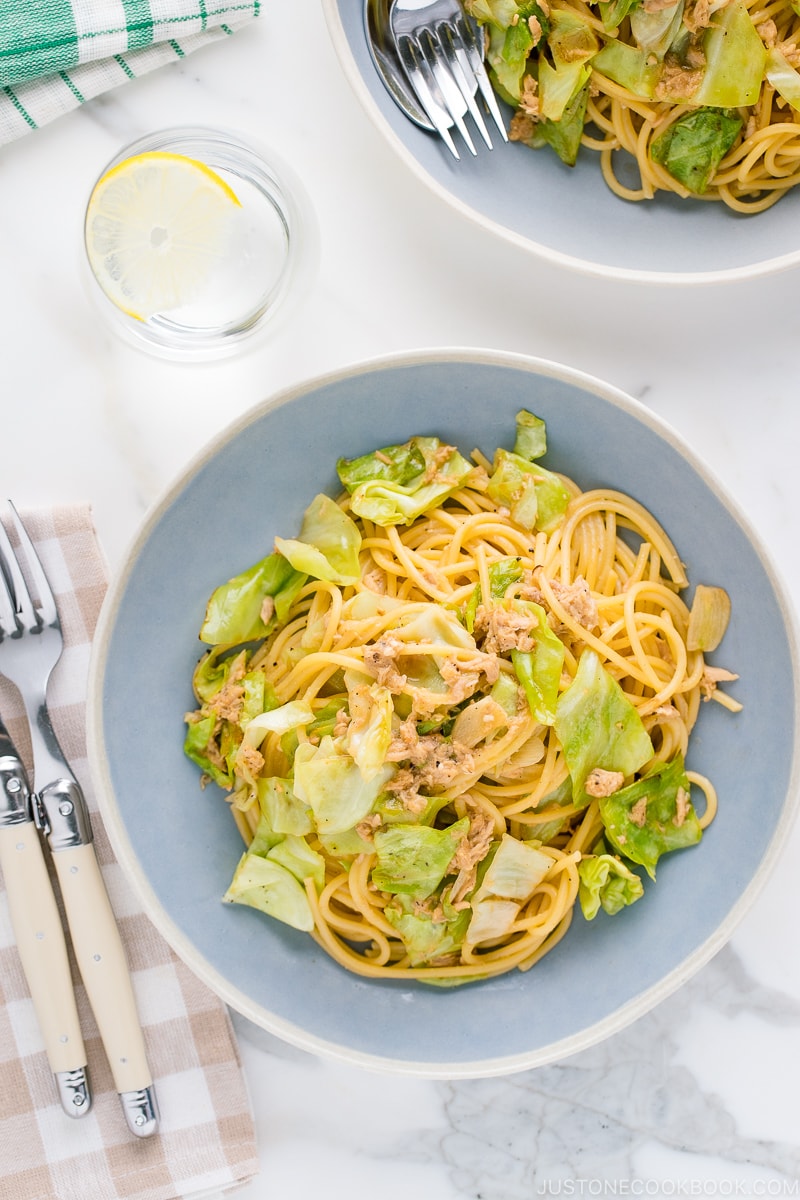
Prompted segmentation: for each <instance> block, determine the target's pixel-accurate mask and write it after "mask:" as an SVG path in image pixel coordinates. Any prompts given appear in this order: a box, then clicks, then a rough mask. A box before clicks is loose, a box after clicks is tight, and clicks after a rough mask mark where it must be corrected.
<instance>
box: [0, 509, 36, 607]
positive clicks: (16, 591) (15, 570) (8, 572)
mask: <svg viewBox="0 0 800 1200" xmlns="http://www.w3.org/2000/svg"><path fill="white" fill-rule="evenodd" d="M0 563H1V564H2V570H3V574H4V575H5V581H6V588H7V592H8V596H7V599H8V601H9V602H10V606H11V614H10V615H11V624H12V628H13V629H14V631H17V630H18V629H19V627H20V625H21V626H22V627H23V629H25V630H27V631H30V630H32V629H36V627H37V626H38V625H39V618H38V616H37V615H36V609H35V608H34V606H33V601H32V600H31V595H30V592H29V591H28V585H27V584H26V582H25V578H24V576H23V574H22V571H21V570H20V566H19V562H18V561H17V556H16V554H15V553H14V550H13V547H12V545H11V542H10V541H9V539H8V534H7V533H6V531H5V528H4V527H3V523H2V522H1V521H0Z"/></svg>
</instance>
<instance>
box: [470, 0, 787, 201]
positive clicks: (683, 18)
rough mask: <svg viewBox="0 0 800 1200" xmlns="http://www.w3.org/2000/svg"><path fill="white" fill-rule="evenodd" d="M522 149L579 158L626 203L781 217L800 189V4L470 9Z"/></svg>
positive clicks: (596, 2)
mask: <svg viewBox="0 0 800 1200" xmlns="http://www.w3.org/2000/svg"><path fill="white" fill-rule="evenodd" d="M465 8H466V9H467V11H468V12H470V13H472V14H473V15H474V16H475V17H476V18H477V19H478V21H479V22H480V23H481V24H482V25H483V26H484V28H485V33H486V39H487V60H488V63H489V66H490V70H491V75H492V81H493V84H494V86H495V88H496V90H497V91H498V92H499V94H500V95H501V96H502V97H503V98H504V99H505V100H506V101H507V102H508V103H509V104H511V105H512V107H513V108H514V110H515V113H514V117H513V119H512V123H511V130H510V136H511V139H512V140H517V141H522V142H524V143H526V144H528V145H530V146H531V147H533V148H537V147H540V146H543V145H545V144H546V143H549V144H550V145H551V146H552V147H553V149H555V151H556V153H558V154H559V156H560V157H561V158H562V159H563V160H564V161H565V162H567V163H569V164H570V165H572V164H574V162H575V161H576V158H577V155H578V151H579V147H581V146H582V147H584V148H585V149H586V150H591V151H596V152H597V153H598V154H599V156H600V165H601V170H602V174H603V178H604V180H605V182H606V183H607V184H608V186H609V187H610V188H611V190H612V191H613V192H615V193H616V194H617V195H618V196H620V197H622V198H623V199H626V200H650V199H652V198H653V197H654V196H655V195H656V193H658V192H659V191H661V192H671V193H673V194H675V195H678V196H681V197H683V198H686V197H689V196H694V197H697V198H701V199H704V200H718V201H722V202H723V203H724V204H725V205H727V206H728V207H729V208H731V209H733V210H735V211H737V212H741V213H755V212H760V211H763V210H764V209H766V208H769V207H770V206H771V205H773V204H774V203H775V202H776V201H777V200H779V199H780V198H781V196H783V195H785V193H786V192H787V191H788V190H789V189H791V188H793V187H794V186H795V185H796V184H797V183H798V182H799V181H800V115H798V113H799V112H800V71H799V70H798V68H800V15H799V14H800V7H798V5H797V3H796V2H795V0H590V2H586V0H518V2H517V0H465Z"/></svg>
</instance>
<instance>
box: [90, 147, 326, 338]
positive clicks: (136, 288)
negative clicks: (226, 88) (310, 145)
mask: <svg viewBox="0 0 800 1200" xmlns="http://www.w3.org/2000/svg"><path fill="white" fill-rule="evenodd" d="M302 225H303V220H302V209H301V205H300V204H299V202H298V197H297V193H296V184H295V185H294V190H292V188H290V186H289V185H288V184H287V182H286V180H285V178H281V176H280V174H279V172H278V171H277V170H276V169H275V168H273V167H272V166H271V165H270V163H268V162H267V161H266V160H265V158H264V157H263V156H262V155H261V154H260V153H258V152H257V151H256V150H255V149H253V148H252V147H251V146H250V145H248V144H247V143H246V142H245V141H244V140H242V139H241V138H240V137H239V136H238V135H236V134H233V133H229V132H227V131H222V130H212V129H205V128H191V127H187V128H176V129H165V130H161V131H159V132H157V133H153V134H149V135H148V136H146V137H143V138H140V139H139V140H138V141H136V142H134V143H133V144H132V145H129V146H126V147H125V148H124V149H123V150H121V151H120V152H119V153H118V154H117V155H116V156H115V157H114V158H113V159H112V160H111V162H109V163H108V164H107V165H106V167H105V168H104V169H103V171H102V172H101V175H100V177H99V178H98V181H97V183H96V184H95V186H94V188H93V190H92V194H91V197H90V199H89V203H88V205H87V210H86V218H85V226H84V244H85V249H86V257H87V261H88V264H89V268H90V272H91V275H92V278H93V285H92V290H93V293H94V298H95V300H96V301H97V303H98V304H99V306H100V308H101V310H102V311H103V312H104V313H105V314H106V315H107V316H108V317H109V318H110V319H111V321H112V322H113V323H114V324H115V326H116V328H117V329H118V331H119V332H121V333H123V334H124V335H125V336H126V337H127V338H128V340H131V341H133V342H134V343H137V344H138V345H139V346H141V347H142V348H144V349H149V350H152V351H155V352H157V353H158V352H160V353H162V354H164V355H166V356H170V357H177V358H180V357H189V358H201V357H208V356H215V355H222V354H228V353H231V352H233V351H234V350H236V349H237V348H238V347H239V346H240V345H241V343H242V342H243V340H244V339H246V338H251V337H252V336H253V335H255V334H257V333H258V332H260V331H261V330H263V328H264V327H265V326H266V324H267V323H268V322H269V321H270V320H271V319H272V317H273V316H274V314H275V313H276V312H277V310H278V309H279V307H280V306H281V304H282V303H283V301H284V300H285V299H286V296H287V293H288V291H289V288H290V286H291V283H292V280H293V277H294V274H295V267H296V264H297V259H298V252H299V250H300V242H301V241H302V238H303V228H302Z"/></svg>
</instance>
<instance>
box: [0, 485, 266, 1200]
mask: <svg viewBox="0 0 800 1200" xmlns="http://www.w3.org/2000/svg"><path fill="white" fill-rule="evenodd" d="M22 518H23V521H24V523H25V525H26V528H27V529H28V531H29V533H30V534H31V538H32V540H33V542H34V545H36V548H37V551H38V553H39V556H40V558H41V560H42V563H43V565H44V568H45V571H46V573H47V575H48V578H49V579H50V582H51V586H52V588H53V591H54V592H55V594H56V601H57V604H58V608H59V613H60V616H61V623H62V627H63V631H64V653H63V654H62V657H61V659H60V661H59V663H58V665H57V666H56V668H55V670H54V672H53V677H52V692H51V698H52V702H51V705H50V709H51V715H52V720H53V726H54V728H55V731H56V736H57V737H58V739H59V741H60V743H61V746H62V749H63V750H64V753H65V755H66V757H67V759H68V761H69V763H70V765H71V766H72V768H73V770H74V772H75V775H76V777H77V779H78V780H79V782H80V784H81V786H82V787H83V789H84V792H85V795H86V800H87V803H88V805H89V810H90V814H91V821H92V830H93V833H94V843H95V849H96V851H97V856H98V859H99V861H100V865H101V869H102V872H103V878H104V880H105V883H106V887H107V889H108V893H109V898H110V900H111V904H112V907H113V908H114V912H115V914H116V917H117V922H118V924H119V929H120V933H121V935H122V940H123V943H124V945H125V949H126V952H127V955H128V962H129V965H130V967H131V975H132V979H133V986H134V992H135V995H136V1001H137V1005H138V1008H139V1015H140V1018H141V1022H142V1027H143V1031H144V1036H145V1044H146V1047H147V1054H148V1061H149V1064H150V1068H151V1070H152V1072H153V1077H154V1081H155V1087H156V1095H157V1098H158V1103H159V1107H160V1111H161V1124H160V1130H159V1132H157V1133H156V1134H155V1135H154V1136H152V1137H150V1138H146V1139H137V1138H134V1137H133V1136H132V1135H131V1134H130V1132H129V1131H128V1128H127V1125H126V1124H125V1118H124V1116H123V1113H122V1109H121V1106H120V1103H119V1100H118V1097H117V1095H116V1093H115V1091H114V1085H113V1081H112V1079H111V1073H110V1071H109V1068H108V1064H107V1061H106V1058H105V1053H104V1051H103V1046H102V1042H101V1041H100V1038H99V1034H98V1031H97V1026H96V1025H95V1023H94V1018H93V1016H92V1012H91V1009H90V1008H89V1005H88V1001H87V998H86V993H85V991H84V988H83V986H82V984H81V983H80V979H79V976H78V973H77V970H76V969H75V964H74V963H73V978H74V981H75V994H76V998H77V1002H78V1013H79V1016H80V1020H81V1028H82V1030H83V1034H84V1040H85V1043H86V1050H87V1056H88V1060H89V1072H90V1077H91V1081H92V1087H93V1092H94V1105H93V1108H92V1111H91V1112H90V1113H89V1114H88V1115H87V1116H85V1117H82V1118H81V1119H80V1120H74V1119H71V1118H70V1117H68V1116H66V1114H65V1113H63V1111H62V1109H61V1106H60V1104H59V1103H58V1100H57V1097H56V1092H55V1084H54V1082H53V1076H52V1074H51V1072H50V1068H49V1065H48V1062H47V1059H46V1057H45V1053H44V1049H43V1043H42V1040H41V1035H40V1033H39V1030H38V1027H37V1023H36V1018H35V1015H34V1011H33V1005H32V1002H31V1000H30V997H29V994H28V989H27V985H26V982H25V977H24V975H23V973H22V967H21V965H20V961H19V956H18V954H17V950H16V946H15V944H14V935H13V932H12V929H11V923H10V919H9V914H8V905H7V898H6V894H5V889H4V888H3V886H2V880H0V1078H1V1079H2V1086H1V1087H0V1178H2V1180H3V1186H2V1188H0V1191H2V1193H3V1195H6V1196H9V1197H13V1198H14V1200H87V1197H88V1198H89V1200H117V1198H122V1197H124V1198H125V1200H172V1198H173V1197H179V1196H180V1197H184V1196H190V1195H196V1194H197V1193H202V1194H204V1195H207V1194H208V1193H209V1192H211V1193H219V1192H221V1191H224V1190H226V1189H228V1188H230V1187H233V1186H236V1185H238V1184H240V1183H244V1182H245V1181H246V1180H247V1179H250V1178H252V1176H253V1175H255V1174H256V1173H257V1171H258V1158H257V1153H256V1143H255V1133H254V1126H253V1119H252V1113H251V1109H250V1103H249V1098H248V1094H247V1088H246V1085H245V1080H244V1076H243V1074H242V1069H241V1063H240V1061H239V1056H238V1050H237V1045H236V1040H235V1035H234V1033H233V1029H232V1027H231V1023H230V1018H229V1015H228V1011H227V1009H226V1008H225V1006H224V1005H223V1004H222V1002H221V1001H220V1000H219V999H218V998H217V997H216V996H215V995H213V994H212V993H211V992H209V990H208V989H207V988H206V987H205V985H204V984H202V983H201V982H200V981H199V980H198V979H197V978H196V977H195V976H194V975H193V974H192V972H191V971H189V970H188V969H187V968H186V967H185V966H184V965H183V964H182V963H181V962H180V961H178V960H177V959H176V957H175V955H174V954H173V953H172V951H171V950H170V948H169V947H168V946H167V944H166V942H164V941H163V939H162V938H161V936H160V935H159V934H158V933H157V931H156V930H155V928H154V927H153V925H152V924H151V923H150V921H149V920H148V919H147V917H146V916H145V915H144V913H143V912H142V910H141V907H140V905H139V904H138V902H137V900H136V898H135V896H133V894H132V891H131V889H130V888H129V886H128V884H127V881H126V879H125V877H124V876H123V875H122V872H121V869H120V867H119V865H118V863H117V862H116V860H115V858H114V855H113V853H112V851H111V848H110V846H109V843H108V839H107V837H106V834H105V830H104V827H103V822H102V819H101V817H100V815H99V813H98V811H97V806H96V801H95V796H94V794H93V790H92V786H91V781H90V777H89V771H88V764H87V759H86V740H85V696H86V683H87V667H88V661H89V650H90V644H91V640H92V634H93V631H94V627H95V623H96V620H97V615H98V612H99V609H100V605H101V603H102V600H103V595H104V593H105V589H106V573H105V567H104V561H103V559H102V557H101V554H100V551H99V549H98V544H97V541H96V539H95V533H94V528H93V524H92V519H91V514H90V511H89V509H88V508H87V507H85V506H75V507H68V508H59V509H55V510H35V511H32V512H29V513H23V514H22ZM0 712H2V714H3V718H4V720H5V722H6V725H7V726H8V729H9V733H10V734H11V736H12V738H13V739H14V741H15V743H16V745H17V749H18V751H19V753H20V755H21V756H22V758H23V759H24V760H25V761H26V765H27V767H28V769H29V770H30V769H31V759H30V738H29V734H28V725H27V721H26V720H25V717H24V713H23V709H22V704H21V701H20V699H19V696H18V694H17V692H16V690H15V689H14V688H13V687H12V686H11V685H10V684H8V683H7V681H6V680H5V679H0ZM33 782H34V786H35V784H36V781H35V780H34V781H33Z"/></svg>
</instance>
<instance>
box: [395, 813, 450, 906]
mask: <svg viewBox="0 0 800 1200" xmlns="http://www.w3.org/2000/svg"><path fill="white" fill-rule="evenodd" d="M468 831H469V817H462V818H461V820H459V821H456V822H455V823H454V824H453V825H449V826H448V827H447V828H446V829H432V828H431V827H430V826H428V825H401V824H397V825H392V826H390V827H389V828H388V829H385V830H381V831H379V832H378V833H376V834H375V838H374V846H375V854H376V856H377V862H376V864H375V866H374V867H373V868H372V882H373V883H374V884H375V886H376V887H377V888H378V889H379V890H380V891H382V892H392V893H395V894H397V893H400V894H402V895H405V896H411V897H412V898H416V899H420V900H424V899H425V898H426V897H427V896H430V895H431V894H432V893H433V892H435V891H436V889H437V888H438V886H439V884H440V883H441V882H442V880H443V879H444V877H445V874H446V873H447V868H448V867H449V865H450V862H451V860H452V858H453V855H454V854H455V852H456V849H457V848H458V844H459V842H460V841H461V839H462V838H463V837H464V836H465V835H466V834H467V832H468Z"/></svg>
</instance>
